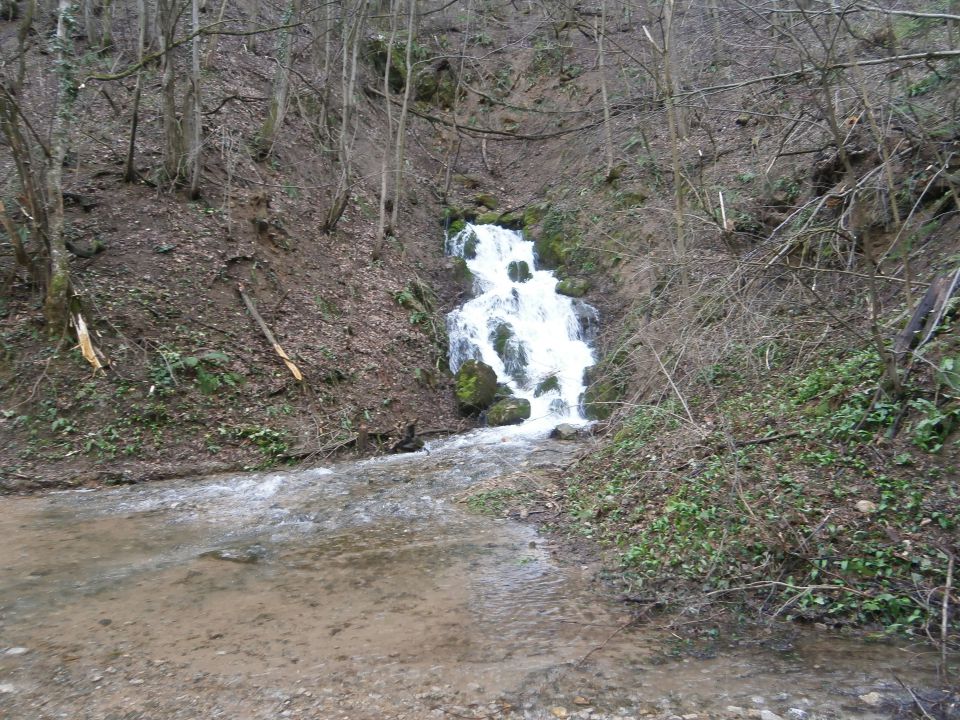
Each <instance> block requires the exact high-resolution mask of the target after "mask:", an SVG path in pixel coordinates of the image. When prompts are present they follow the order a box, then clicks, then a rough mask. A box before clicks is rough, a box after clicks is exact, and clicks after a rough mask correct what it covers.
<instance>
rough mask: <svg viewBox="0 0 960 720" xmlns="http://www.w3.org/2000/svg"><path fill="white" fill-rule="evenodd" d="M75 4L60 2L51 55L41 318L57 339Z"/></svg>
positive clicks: (63, 316)
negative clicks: (53, 94)
mask: <svg viewBox="0 0 960 720" xmlns="http://www.w3.org/2000/svg"><path fill="white" fill-rule="evenodd" d="M74 12H76V5H75V4H72V3H71V2H70V0H60V4H59V7H58V8H57V34H56V37H55V39H54V41H53V53H54V55H55V57H56V68H57V102H56V107H55V111H54V116H53V127H52V129H51V133H50V136H51V137H50V159H49V162H48V166H47V228H46V230H47V233H46V234H47V254H48V257H49V263H50V265H49V274H48V279H47V295H46V298H45V300H44V306H43V310H44V315H45V316H46V319H47V332H48V333H49V334H50V335H51V336H61V335H63V334H65V333H66V332H67V324H68V321H69V318H70V298H71V295H72V290H71V286H70V261H69V255H68V253H67V246H66V242H65V241H64V237H63V160H64V158H65V157H66V156H67V150H68V149H69V146H70V126H71V124H72V121H73V105H74V101H75V99H76V96H77V92H78V85H77V81H76V78H75V77H74V75H73V64H72V62H73V58H72V57H71V52H70V44H71V43H70V34H71V26H72V25H73V22H74V20H73V13H74Z"/></svg>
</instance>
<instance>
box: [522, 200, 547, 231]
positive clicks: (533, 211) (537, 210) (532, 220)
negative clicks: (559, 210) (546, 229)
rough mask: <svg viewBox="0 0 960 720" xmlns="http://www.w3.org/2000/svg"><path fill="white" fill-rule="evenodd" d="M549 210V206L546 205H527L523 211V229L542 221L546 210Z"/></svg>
mask: <svg viewBox="0 0 960 720" xmlns="http://www.w3.org/2000/svg"><path fill="white" fill-rule="evenodd" d="M549 209H550V205H549V204H547V203H534V204H533V205H528V206H527V208H526V210H524V211H523V225H524V227H532V226H533V225H536V224H537V223H538V222H540V221H541V220H543V218H544V216H545V215H546V214H547V210H549Z"/></svg>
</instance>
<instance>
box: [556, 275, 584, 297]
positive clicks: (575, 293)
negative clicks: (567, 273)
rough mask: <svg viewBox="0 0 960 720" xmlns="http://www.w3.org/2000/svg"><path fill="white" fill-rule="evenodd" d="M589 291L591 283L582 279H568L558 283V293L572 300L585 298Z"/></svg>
mask: <svg viewBox="0 0 960 720" xmlns="http://www.w3.org/2000/svg"><path fill="white" fill-rule="evenodd" d="M589 289H590V281H589V280H584V279H582V278H566V279H565V280H561V281H560V282H558V283H557V292H558V293H559V294H560V295H566V296H567V297H572V298H579V297H583V296H584V295H586V294H587V291H588V290H589Z"/></svg>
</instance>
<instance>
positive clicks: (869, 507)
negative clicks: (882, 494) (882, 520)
mask: <svg viewBox="0 0 960 720" xmlns="http://www.w3.org/2000/svg"><path fill="white" fill-rule="evenodd" d="M857 510H859V511H860V512H862V513H863V514H865V515H867V514H869V513H872V512H876V511H877V505H876V503H872V502H870V501H869V500H857Z"/></svg>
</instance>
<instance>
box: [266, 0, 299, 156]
mask: <svg viewBox="0 0 960 720" xmlns="http://www.w3.org/2000/svg"><path fill="white" fill-rule="evenodd" d="M299 12H300V3H299V0H290V2H288V3H287V7H286V10H285V11H284V13H283V21H282V24H283V25H284V26H287V25H290V23H291V22H293V18H294V17H295V16H296V15H297V14H299ZM292 62H293V53H292V52H291V49H290V28H288V27H283V28H282V29H281V30H280V35H279V38H278V40H277V72H276V74H275V75H274V78H273V97H271V98H270V109H269V110H268V111H267V119H266V121H265V122H264V123H263V127H262V128H261V129H260V137H259V138H258V139H257V145H258V146H259V152H260V155H261V156H262V157H266V156H267V155H269V154H270V152H271V151H272V150H273V143H274V140H275V139H276V136H277V133H278V132H279V131H280V126H281V125H282V124H283V118H284V115H286V112H287V99H288V96H289V94H290V70H291V67H292Z"/></svg>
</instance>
